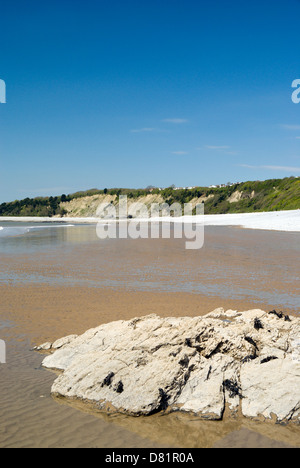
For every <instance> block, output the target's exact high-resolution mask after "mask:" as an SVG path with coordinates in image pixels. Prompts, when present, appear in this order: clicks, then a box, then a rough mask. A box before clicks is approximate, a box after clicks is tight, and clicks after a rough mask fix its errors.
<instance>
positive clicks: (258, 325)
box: [254, 317, 264, 330]
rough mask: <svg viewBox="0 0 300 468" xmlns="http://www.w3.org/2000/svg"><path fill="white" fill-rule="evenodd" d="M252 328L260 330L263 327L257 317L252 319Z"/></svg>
mask: <svg viewBox="0 0 300 468" xmlns="http://www.w3.org/2000/svg"><path fill="white" fill-rule="evenodd" d="M254 328H255V330H262V329H263V328H264V327H263V324H262V323H261V321H260V320H259V318H257V317H256V318H255V319H254Z"/></svg>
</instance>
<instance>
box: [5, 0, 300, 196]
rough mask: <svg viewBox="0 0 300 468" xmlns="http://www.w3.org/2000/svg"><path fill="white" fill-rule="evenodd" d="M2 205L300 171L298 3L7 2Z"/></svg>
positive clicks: (170, 0)
mask: <svg viewBox="0 0 300 468" xmlns="http://www.w3.org/2000/svg"><path fill="white" fill-rule="evenodd" d="M0 17H1V29H0V79H3V80H5V82H6V86H7V103H6V104H0V164H1V166H0V168H1V169H0V202H4V201H11V200H14V199H20V198H25V197H27V196H29V197H32V196H38V195H60V194H62V193H71V192H74V191H77V190H84V189H88V188H94V187H97V188H105V187H108V188H110V187H146V186H147V185H156V186H163V187H165V186H169V185H171V184H173V183H174V184H176V185H178V186H192V185H210V184H218V183H223V182H224V183H226V182H228V181H232V182H236V181H245V180H256V179H259V180H264V179H267V178H280V177H285V176H290V175H300V104H298V105H296V104H294V103H293V102H292V100H291V94H292V91H293V90H292V88H291V84H292V81H293V80H295V79H297V78H300V60H299V44H300V2H299V1H297V0H284V1H281V0H252V1H241V0H234V1H231V0H228V1H224V0H209V1H201V0H198V1H191V0H184V1H183V0H182V1H181V0H159V1H158V0H139V1H135V0H119V1H116V0H98V1H92V0H85V1H79V0H59V1H58V0H51V1H48V0H43V1H40V0H39V1H33V0H28V1H24V0H22V1H16V0H10V1H9V2H2V3H1V5H0Z"/></svg>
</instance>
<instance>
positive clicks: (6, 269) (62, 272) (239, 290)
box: [0, 223, 300, 313]
mask: <svg viewBox="0 0 300 468" xmlns="http://www.w3.org/2000/svg"><path fill="white" fill-rule="evenodd" d="M2 226H4V223H2ZM5 229H7V230H8V231H9V232H10V229H17V230H20V232H22V234H19V235H18V236H9V237H1V238H0V258H1V260H0V265H1V270H0V284H1V283H2V284H10V285H12V284H15V285H18V284H19V285H20V284H30V285H33V284H45V285H66V286H68V285H69V286H76V285H78V286H85V287H94V288H95V287H97V288H98V287H105V288H112V289H125V290H128V291H153V292H186V293H193V294H198V295H204V296H207V297H214V296H219V297H223V298H225V299H233V300H238V301H242V300H245V301H246V302H253V305H254V306H257V307H258V306H259V304H270V306H274V307H279V308H286V309H288V310H289V311H291V310H292V311H294V312H295V313H298V312H299V304H300V290H299V276H300V272H299V259H300V233H285V232H276V231H255V230H247V229H239V228H234V227H206V228H205V242H204V246H203V248H201V249H199V250H192V251H188V250H186V249H185V240H184V239H173V238H171V239H137V240H132V239H125V240H124V239H109V240H100V239H98V238H97V235H96V228H95V226H93V225H92V226H87V225H75V226H69V225H63V224H61V225H57V226H56V225H52V224H51V225H49V224H48V225H47V224H45V225H42V226H37V225H32V224H31V225H30V224H28V225H26V226H25V227H24V226H22V225H20V226H14V227H13V228H11V226H7V227H5V228H4V230H5ZM25 231H26V232H25ZM0 232H3V231H0ZM6 260H7V261H6ZM28 263H29V265H30V267H29V266H28Z"/></svg>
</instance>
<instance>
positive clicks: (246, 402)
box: [43, 309, 300, 421]
mask: <svg viewBox="0 0 300 468" xmlns="http://www.w3.org/2000/svg"><path fill="white" fill-rule="evenodd" d="M256 318H257V319H259V320H260V324H261V325H262V327H263V328H258V329H257V327H256V328H255V327H254V321H255V319H256ZM299 337H300V319H299V318H298V317H291V318H290V321H288V320H285V319H284V318H279V317H277V316H275V315H273V314H268V313H266V312H264V311H261V310H252V311H247V312H237V311H227V312H226V311H224V309H217V310H215V311H213V312H212V313H210V314H208V315H206V316H204V317H179V318H174V317H169V318H160V317H158V316H157V315H149V316H146V317H141V318H135V319H132V320H130V321H123V320H120V321H117V322H113V323H109V324H105V325H101V326H100V327H97V328H94V329H91V330H88V331H87V332H85V333H84V334H83V335H81V336H78V337H76V336H74V335H71V336H70V337H67V338H65V339H61V340H57V341H56V342H55V343H54V344H53V345H52V346H51V350H52V351H54V348H55V347H56V348H59V349H57V350H56V351H54V352H53V354H51V355H49V356H47V357H46V358H45V359H44V361H43V365H44V367H46V368H50V369H60V370H62V371H63V372H62V374H61V375H59V377H58V378H57V379H56V380H55V382H54V384H53V386H52V389H51V391H52V393H53V394H56V395H60V396H64V397H67V398H80V399H82V400H87V401H91V402H93V403H94V404H95V405H96V406H97V407H98V408H100V409H101V410H106V409H107V408H110V410H112V409H114V410H115V411H118V412H124V413H126V414H132V415H141V414H145V415H147V414H151V413H153V412H157V411H162V410H165V409H167V408H168V410H174V411H175V410H177V411H178V410H180V411H185V412H192V413H196V414H197V415H199V416H200V417H203V418H209V419H220V418H222V415H223V413H224V409H225V404H226V403H228V406H229V408H230V409H232V410H237V409H238V407H239V405H241V409H242V412H243V414H244V415H245V416H247V417H257V416H260V415H262V416H263V417H265V418H270V417H272V416H273V415H274V416H275V418H276V419H277V420H278V421H289V420H297V421H300V419H299V418H300V364H299V360H298V356H299V354H298V353H299ZM275 358H276V359H275Z"/></svg>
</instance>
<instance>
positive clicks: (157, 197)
mask: <svg viewBox="0 0 300 468" xmlns="http://www.w3.org/2000/svg"><path fill="white" fill-rule="evenodd" d="M119 195H127V197H128V202H129V204H130V203H132V202H136V201H140V202H143V203H146V204H148V205H149V204H150V203H154V202H158V203H163V202H166V203H168V204H170V205H171V204H172V203H175V202H177V203H181V204H184V203H192V204H193V206H194V207H195V206H196V204H197V203H201V202H204V203H205V214H224V213H250V212H254V211H279V210H295V209H300V179H299V178H294V177H289V178H284V179H270V180H266V181H263V182H261V181H253V182H251V181H250V182H243V183H239V184H233V185H230V186H222V187H195V188H192V189H174V188H173V187H169V188H165V189H158V188H151V189H104V190H98V189H92V190H87V191H84V192H76V193H73V194H69V195H65V194H63V195H61V196H57V197H37V198H33V199H31V198H26V199H24V200H16V201H13V202H10V203H2V204H1V205H0V216H42V217H48V216H49V217H52V216H57V217H64V216H73V217H74V216H79V217H80V216H82V217H85V216H94V215H95V214H96V210H97V207H98V205H99V203H103V202H105V203H113V204H117V203H118V197H119Z"/></svg>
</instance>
